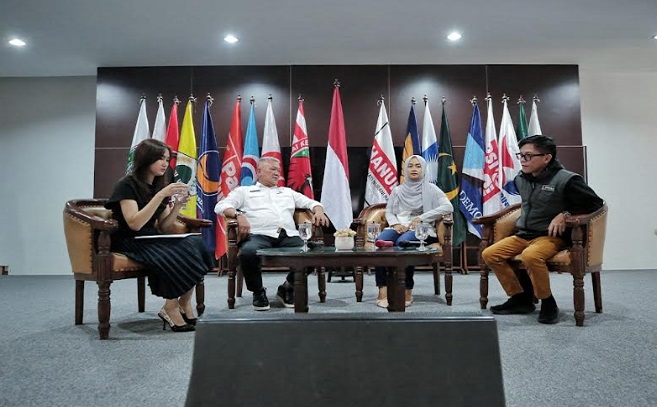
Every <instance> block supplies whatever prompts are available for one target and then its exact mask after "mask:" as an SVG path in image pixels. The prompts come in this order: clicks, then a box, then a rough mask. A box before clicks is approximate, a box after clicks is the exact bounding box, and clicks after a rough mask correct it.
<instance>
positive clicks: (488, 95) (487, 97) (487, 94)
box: [484, 92, 493, 102]
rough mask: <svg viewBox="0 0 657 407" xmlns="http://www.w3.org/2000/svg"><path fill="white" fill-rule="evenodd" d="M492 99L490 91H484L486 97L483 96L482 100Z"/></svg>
mask: <svg viewBox="0 0 657 407" xmlns="http://www.w3.org/2000/svg"><path fill="white" fill-rule="evenodd" d="M492 99H493V97H492V96H491V95H490V92H488V93H486V97H485V98H484V100H485V101H486V102H488V101H490V100H492Z"/></svg>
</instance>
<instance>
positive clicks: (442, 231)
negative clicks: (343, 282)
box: [354, 203, 454, 305]
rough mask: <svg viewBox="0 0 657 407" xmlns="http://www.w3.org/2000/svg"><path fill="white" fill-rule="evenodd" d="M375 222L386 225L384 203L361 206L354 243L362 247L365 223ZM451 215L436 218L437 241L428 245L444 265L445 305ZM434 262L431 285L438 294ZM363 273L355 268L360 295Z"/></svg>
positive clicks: (449, 288) (449, 270)
mask: <svg viewBox="0 0 657 407" xmlns="http://www.w3.org/2000/svg"><path fill="white" fill-rule="evenodd" d="M372 222H376V223H378V224H379V225H380V226H381V230H383V229H384V228H385V227H387V226H388V222H387V221H386V204H385V203H378V204H374V205H370V206H368V207H365V208H363V210H362V211H361V212H360V214H359V215H358V219H356V220H355V221H354V223H355V224H356V225H357V230H356V236H357V238H356V245H357V246H358V245H360V247H363V246H364V245H365V244H366V237H367V230H366V229H367V224H368V223H372ZM453 223H454V222H453V220H452V215H451V214H450V215H445V216H444V217H443V218H442V219H440V220H437V221H436V223H435V224H434V227H435V229H436V235H437V237H438V242H437V243H433V244H431V245H429V247H434V248H436V249H437V250H438V254H437V256H438V263H439V264H441V265H442V266H443V267H444V270H445V301H446V302H447V305H452V297H453V296H452V225H453ZM438 263H435V264H434V265H433V266H432V267H431V269H432V272H433V287H434V294H435V295H440V272H439V265H438ZM362 285H363V273H362V269H360V270H359V268H357V270H356V292H357V293H358V291H359V287H360V290H361V296H362Z"/></svg>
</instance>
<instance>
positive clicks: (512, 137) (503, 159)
mask: <svg viewBox="0 0 657 407" xmlns="http://www.w3.org/2000/svg"><path fill="white" fill-rule="evenodd" d="M498 147H499V157H500V178H499V179H500V190H501V192H502V195H501V196H500V199H501V200H502V206H509V205H513V204H516V203H519V202H520V193H519V192H518V188H516V183H515V181H514V180H515V178H516V175H518V173H519V172H520V169H521V167H520V160H519V159H518V157H517V156H516V154H517V153H519V152H520V150H519V149H518V138H517V137H516V131H515V130H514V129H513V121H511V115H510V114H509V107H508V106H507V103H506V99H505V100H504V107H503V110H502V123H501V124H500V142H499V144H498Z"/></svg>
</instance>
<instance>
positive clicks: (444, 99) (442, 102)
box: [440, 96, 447, 105]
mask: <svg viewBox="0 0 657 407" xmlns="http://www.w3.org/2000/svg"><path fill="white" fill-rule="evenodd" d="M445 102H447V98H445V96H443V98H442V99H441V100H440V103H441V104H443V105H444V104H445Z"/></svg>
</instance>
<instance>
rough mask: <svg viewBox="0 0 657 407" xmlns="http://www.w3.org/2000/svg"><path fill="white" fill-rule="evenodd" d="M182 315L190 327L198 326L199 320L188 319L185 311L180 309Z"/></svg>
mask: <svg viewBox="0 0 657 407" xmlns="http://www.w3.org/2000/svg"><path fill="white" fill-rule="evenodd" d="M180 315H182V317H183V319H184V320H185V323H187V324H189V325H194V326H195V325H196V321H198V318H187V314H185V311H184V310H183V309H182V308H180Z"/></svg>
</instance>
